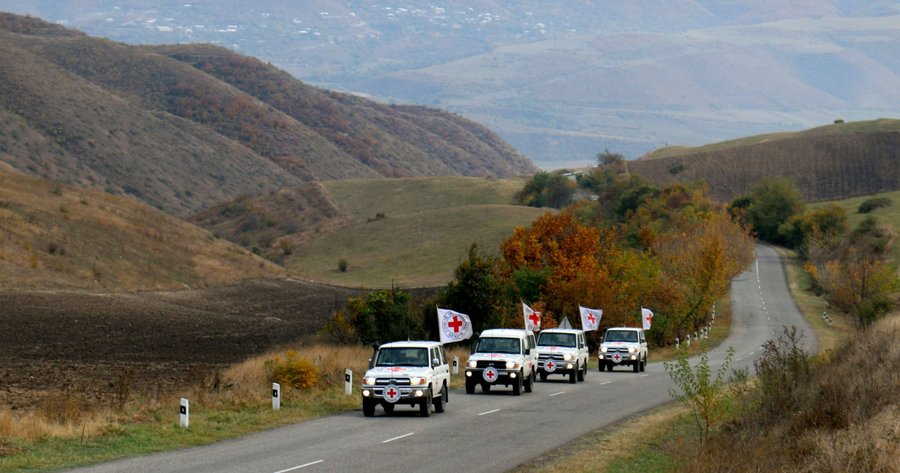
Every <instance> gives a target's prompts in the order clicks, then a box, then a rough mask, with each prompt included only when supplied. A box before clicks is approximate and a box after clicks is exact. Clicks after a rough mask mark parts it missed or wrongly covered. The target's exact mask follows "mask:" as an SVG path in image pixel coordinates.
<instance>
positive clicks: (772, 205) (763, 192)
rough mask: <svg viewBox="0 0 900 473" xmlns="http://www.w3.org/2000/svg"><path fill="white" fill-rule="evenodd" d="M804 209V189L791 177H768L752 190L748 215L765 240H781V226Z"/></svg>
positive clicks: (757, 233)
mask: <svg viewBox="0 0 900 473" xmlns="http://www.w3.org/2000/svg"><path fill="white" fill-rule="evenodd" d="M802 210H803V199H802V197H801V196H800V191H799V190H798V189H797V186H795V185H794V183H793V182H792V181H791V180H790V179H787V178H785V177H780V176H779V177H766V178H763V179H762V180H761V181H760V182H759V183H757V184H756V185H755V186H753V189H752V190H751V191H750V206H749V207H747V209H746V212H745V217H746V221H747V223H749V224H750V225H751V226H752V227H753V230H754V231H755V232H756V235H757V236H758V237H759V238H760V239H761V240H765V241H769V242H773V243H781V242H782V240H781V234H780V233H779V232H778V229H779V227H780V226H781V224H782V223H783V222H786V221H787V220H788V219H790V218H791V217H792V216H793V215H795V214H797V213H799V212H801V211H802Z"/></svg>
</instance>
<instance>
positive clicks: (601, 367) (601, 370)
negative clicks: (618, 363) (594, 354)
mask: <svg viewBox="0 0 900 473" xmlns="http://www.w3.org/2000/svg"><path fill="white" fill-rule="evenodd" d="M604 366H606V363H604V362H602V361H598V362H597V371H599V372H601V373H602V372H603V367H604Z"/></svg>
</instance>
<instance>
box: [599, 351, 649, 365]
mask: <svg viewBox="0 0 900 473" xmlns="http://www.w3.org/2000/svg"><path fill="white" fill-rule="evenodd" d="M614 355H616V354H615V353H601V354H600V355H598V358H597V359H598V360H600V363H612V364H614V365H630V364H633V363H637V362H638V360H639V359H640V357H641V354H640V353H619V355H621V356H622V359H621V360H619V362H618V363H617V362H615V361H613V356H614Z"/></svg>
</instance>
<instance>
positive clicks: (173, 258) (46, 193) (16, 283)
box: [0, 170, 284, 290]
mask: <svg viewBox="0 0 900 473" xmlns="http://www.w3.org/2000/svg"><path fill="white" fill-rule="evenodd" d="M283 275H284V271H283V270H282V269H281V268H279V267H277V266H275V265H273V264H271V263H269V262H267V261H265V260H263V259H261V258H259V257H256V256H254V255H252V254H250V253H249V252H248V251H246V250H244V249H242V248H240V247H238V246H236V245H234V244H232V243H229V242H227V241H225V240H221V239H218V238H215V237H213V235H211V234H210V233H209V232H208V231H206V230H203V229H201V228H199V227H197V226H194V225H191V224H189V223H186V222H183V221H181V220H178V219H176V218H174V217H171V216H169V215H167V214H164V213H162V212H160V211H158V210H156V209H153V208H151V207H149V206H147V205H145V204H143V203H141V202H139V201H137V200H135V199H133V198H130V197H123V196H112V195H109V194H105V193H102V192H98V191H92V190H87V189H83V188H78V187H74V186H69V185H60V184H57V183H53V182H49V181H44V180H40V179H37V178H34V177H30V176H26V175H23V174H19V173H10V172H4V171H2V170H0V287H5V288H11V287H16V288H26V287H33V288H71V289H94V290H134V289H170V288H180V289H183V288H185V287H187V286H190V287H197V286H199V287H205V286H207V285H221V284H228V283H233V282H236V281H241V280H244V279H251V278H273V277H280V276H283Z"/></svg>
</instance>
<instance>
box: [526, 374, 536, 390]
mask: <svg viewBox="0 0 900 473" xmlns="http://www.w3.org/2000/svg"><path fill="white" fill-rule="evenodd" d="M535 381H537V375H536V374H534V371H532V372H531V374H530V375H529V376H528V379H526V380H525V392H526V393H530V392H532V391H534V382H535Z"/></svg>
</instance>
